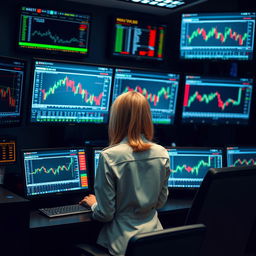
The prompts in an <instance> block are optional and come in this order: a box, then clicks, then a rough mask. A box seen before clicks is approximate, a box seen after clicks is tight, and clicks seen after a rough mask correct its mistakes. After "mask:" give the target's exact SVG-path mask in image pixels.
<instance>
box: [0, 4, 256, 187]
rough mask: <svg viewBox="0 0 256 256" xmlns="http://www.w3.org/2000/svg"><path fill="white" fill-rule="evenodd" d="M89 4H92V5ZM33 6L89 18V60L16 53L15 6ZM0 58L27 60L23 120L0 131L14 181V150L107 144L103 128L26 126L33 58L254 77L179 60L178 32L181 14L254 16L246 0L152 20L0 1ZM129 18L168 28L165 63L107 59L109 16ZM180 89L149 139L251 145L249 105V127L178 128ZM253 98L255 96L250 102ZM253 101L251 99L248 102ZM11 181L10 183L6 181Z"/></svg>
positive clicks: (247, 69)
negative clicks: (9, 148) (9, 147)
mask: <svg viewBox="0 0 256 256" xmlns="http://www.w3.org/2000/svg"><path fill="white" fill-rule="evenodd" d="M92 3H93V0H92ZM22 4H24V5H27V6H35V7H42V8H47V7H51V8H52V9H63V10H66V11H78V12H81V13H88V14H90V15H91V16H92V25H91V32H90V44H89V52H90V53H89V56H88V57H86V58H83V59H79V60H78V59H74V58H70V57H69V58H66V57H62V56H61V55H60V56H57V55H55V56H54V55H50V54H48V55H47V54H44V55H39V54H35V53H25V52H22V51H21V50H18V49H17V48H16V44H15V43H16V41H17V33H18V26H19V19H18V17H19V12H18V10H19V6H20V5H22ZM0 5H1V6H0V7H1V8H0V31H1V38H0V56H10V57H18V58H21V59H25V60H27V61H28V65H27V71H26V79H25V90H24V97H23V103H24V104H23V106H22V111H23V119H22V123H21V124H20V125H19V126H15V127H2V128H0V137H2V136H11V137H14V138H15V139H16V140H17V153H18V161H17V164H16V165H13V166H8V167H7V168H6V174H8V175H9V174H15V176H20V174H21V172H20V170H21V169H20V168H21V163H20V150H21V149H24V148H38V147H40V148H41V147H59V146H71V145H72V146H73V145H75V146H80V145H84V143H85V141H88V140H105V141H107V125H95V124H88V125H83V126H79V125H62V126H60V125H55V126H53V125H46V124H44V125H42V124H41V125H32V124H30V123H29V122H28V111H29V109H28V107H29V102H30V81H31V79H30V78H31V73H30V68H31V60H32V59H33V58H34V57H41V58H55V59H68V60H71V61H81V62H84V63H96V64H107V65H111V66H113V67H118V66H122V67H142V68H147V69H151V70H154V69H158V70H163V71H170V72H172V71H174V72H179V73H181V74H184V73H193V74H199V75H200V74H202V75H223V76H230V72H231V69H232V67H234V66H237V75H238V76H244V77H246V76H248V77H254V78H255V66H256V65H255V60H254V61H250V62H247V63H246V62H240V63H239V62H233V63H232V62H218V61H213V62H209V61H206V62H204V61H203V62H202V61H201V62H200V61H194V62H191V61H180V60H179V50H178V46H179V33H180V21H181V14H182V13H184V12H186V13H191V12H214V11H216V12H227V11H228V12H229V11H234V12H242V11H255V8H254V6H253V1H250V0H240V1H238V0H209V1H208V2H205V3H202V4H200V5H198V6H194V7H191V8H188V9H184V10H183V11H180V12H176V13H174V14H170V15H168V16H155V15H149V14H144V13H139V12H131V11H126V10H119V9H115V8H114V7H113V8H103V7H97V6H93V5H85V4H78V3H70V2H65V1H58V0H47V1H46V0H45V1H40V0H33V1H23V2H21V1H18V0H9V1H1V4H0ZM117 15H118V16H127V15H128V16H134V17H139V18H141V19H149V20H152V19H154V20H156V21H159V22H164V23H166V24H167V25H168V33H167V40H166V47H165V56H166V58H165V60H164V61H163V62H161V63H159V62H145V61H144V62H139V61H132V60H124V59H117V58H116V59H115V58H111V57H109V55H108V53H109V51H110V48H109V42H111V40H112V38H111V34H110V29H111V22H110V20H111V18H112V17H115V16H117ZM182 89H183V87H182V85H181V87H180V89H179V96H178V106H177V107H178V109H177V110H178V111H177V118H176V120H175V124H174V125H168V126H156V127H155V140H156V141H157V142H159V143H160V144H162V145H170V144H171V143H172V142H175V143H176V145H177V146H218V147H226V146H228V145H256V138H255V137H256V136H254V130H255V125H254V123H255V120H254V119H255V118H254V116H255V106H254V104H253V105H252V115H251V116H252V118H251V120H250V123H249V125H246V126H235V125H229V126H227V125H214V126H210V125H184V124H181V122H180V111H181V102H182V91H183V90H182ZM254 99H255V97H254ZM254 101H255V100H254ZM11 182H12V181H11Z"/></svg>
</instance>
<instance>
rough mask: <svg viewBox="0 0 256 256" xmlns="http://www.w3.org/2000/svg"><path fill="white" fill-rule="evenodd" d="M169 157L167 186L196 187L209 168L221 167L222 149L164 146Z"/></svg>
mask: <svg viewBox="0 0 256 256" xmlns="http://www.w3.org/2000/svg"><path fill="white" fill-rule="evenodd" d="M166 149H167V151H168V154H169V157H170V169H171V174H170V177H169V180H168V187H169V188H177V189H179V188H182V189H197V188H198V187H200V185H201V182H202V181H203V179H204V177H205V175H206V173H207V171H208V170H209V169H210V168H221V167H222V150H221V149H215V148H196V147H195V148H166Z"/></svg>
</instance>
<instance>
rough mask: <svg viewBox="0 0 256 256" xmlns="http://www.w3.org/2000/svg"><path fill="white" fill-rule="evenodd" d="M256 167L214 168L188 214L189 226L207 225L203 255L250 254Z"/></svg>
mask: <svg viewBox="0 0 256 256" xmlns="http://www.w3.org/2000/svg"><path fill="white" fill-rule="evenodd" d="M255 195H256V167H230V168H219V169H210V170H209V172H208V173H207V175H206V176H205V178H204V180H203V182H202V184H201V186H200V188H199V190H198V192H197V194H196V196H195V198H194V200H193V203H192V206H191V209H190V211H189V213H188V216H187V220H186V225H191V224H196V223H203V224H205V225H206V227H207V231H206V235H205V239H204V242H203V245H202V254H201V255H202V256H205V255H207V256H211V255H212V256H213V255H214V256H216V255H218V256H222V255H225V256H227V255H232V256H242V255H246V254H250V253H252V252H248V250H251V249H250V248H253V247H252V246H249V247H248V241H250V240H251V239H250V235H252V234H253V232H252V231H253V230H252V228H253V225H254V222H255V219H256V200H255Z"/></svg>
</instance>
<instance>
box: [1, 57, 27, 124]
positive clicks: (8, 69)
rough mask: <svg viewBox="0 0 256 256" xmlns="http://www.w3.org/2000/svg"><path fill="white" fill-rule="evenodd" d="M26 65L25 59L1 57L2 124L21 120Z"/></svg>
mask: <svg viewBox="0 0 256 256" xmlns="http://www.w3.org/2000/svg"><path fill="white" fill-rule="evenodd" d="M24 67H25V63H24V61H21V60H18V59H9V58H5V57H1V58H0V124H9V123H10V124H11V123H18V122H19V121H20V118H21V97H22V89H23V79H24Z"/></svg>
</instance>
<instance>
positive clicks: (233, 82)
mask: <svg viewBox="0 0 256 256" xmlns="http://www.w3.org/2000/svg"><path fill="white" fill-rule="evenodd" d="M252 90H253V80H252V79H249V78H239V79H234V78H220V77H219V78H216V77H203V76H186V78H185V90H184V100H183V111H182V121H183V122H186V123H211V124H218V123H224V124H247V123H248V121H249V117H250V106H251V100H252Z"/></svg>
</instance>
